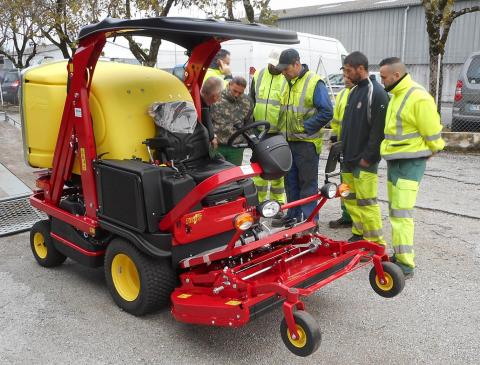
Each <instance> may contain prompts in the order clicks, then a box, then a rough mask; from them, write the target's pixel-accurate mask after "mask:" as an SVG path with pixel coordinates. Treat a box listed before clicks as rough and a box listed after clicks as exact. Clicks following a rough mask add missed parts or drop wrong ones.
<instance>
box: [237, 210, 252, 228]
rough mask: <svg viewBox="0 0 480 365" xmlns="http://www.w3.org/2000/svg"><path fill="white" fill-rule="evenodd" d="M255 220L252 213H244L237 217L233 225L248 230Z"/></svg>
mask: <svg viewBox="0 0 480 365" xmlns="http://www.w3.org/2000/svg"><path fill="white" fill-rule="evenodd" d="M253 222H254V219H253V215H251V214H250V213H242V214H239V215H237V216H236V217H235V219H234V220H233V226H234V227H235V228H236V229H238V230H240V231H246V230H247V229H249V228H250V227H251V226H252V225H253Z"/></svg>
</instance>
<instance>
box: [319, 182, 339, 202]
mask: <svg viewBox="0 0 480 365" xmlns="http://www.w3.org/2000/svg"><path fill="white" fill-rule="evenodd" d="M320 192H321V193H322V195H323V196H324V197H325V198H328V199H333V198H335V197H336V196H337V184H334V183H328V184H325V185H323V186H322V188H321V189H320Z"/></svg>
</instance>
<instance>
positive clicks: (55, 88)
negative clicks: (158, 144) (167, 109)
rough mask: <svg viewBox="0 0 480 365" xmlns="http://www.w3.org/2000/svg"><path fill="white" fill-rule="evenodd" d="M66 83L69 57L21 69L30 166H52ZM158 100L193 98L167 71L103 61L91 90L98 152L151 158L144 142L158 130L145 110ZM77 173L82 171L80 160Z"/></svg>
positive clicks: (27, 151)
mask: <svg viewBox="0 0 480 365" xmlns="http://www.w3.org/2000/svg"><path fill="white" fill-rule="evenodd" d="M66 82H67V62H66V61H59V62H55V63H48V64H43V65H39V66H36V67H32V68H29V69H27V70H26V71H25V72H24V74H23V78H22V120H23V125H22V127H23V144H24V152H25V159H26V161H27V163H28V164H29V165H30V166H32V167H41V168H51V167H52V161H53V153H54V151H55V145H56V143H57V135H58V129H59V126H60V122H61V119H62V113H63V108H64V105H65V98H66V93H67V90H66ZM156 101H158V102H168V101H192V98H191V96H190V94H189V92H188V90H187V88H186V87H185V86H184V84H183V83H182V82H181V81H180V80H178V79H177V78H176V77H175V76H173V75H171V74H169V73H167V72H165V71H162V70H159V69H154V68H150V67H143V66H136V65H129V64H122V63H115V62H102V61H100V62H99V63H98V64H97V67H96V69H95V73H94V76H93V82H92V88H91V92H90V111H91V113H92V119H93V130H94V134H95V143H96V146H97V155H103V156H104V158H108V159H130V158H132V157H139V158H141V159H142V160H144V161H148V153H147V150H146V147H145V145H143V144H142V141H144V140H145V139H147V138H150V137H153V136H154V135H155V125H154V122H153V119H152V118H151V117H150V116H149V115H148V113H147V110H148V107H149V105H150V104H152V103H153V102H156ZM74 172H75V173H79V169H78V161H75V166H74Z"/></svg>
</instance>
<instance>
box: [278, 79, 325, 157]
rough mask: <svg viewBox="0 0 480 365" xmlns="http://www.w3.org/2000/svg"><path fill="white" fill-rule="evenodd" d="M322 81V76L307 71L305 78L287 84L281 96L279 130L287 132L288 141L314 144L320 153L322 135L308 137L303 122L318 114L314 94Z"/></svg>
mask: <svg viewBox="0 0 480 365" xmlns="http://www.w3.org/2000/svg"><path fill="white" fill-rule="evenodd" d="M320 80H321V78H320V76H318V75H317V74H315V73H314V72H312V71H307V72H306V73H305V74H304V75H303V76H301V77H299V78H297V79H295V80H292V81H291V82H290V83H287V87H285V90H284V91H283V93H282V96H281V101H280V104H281V105H280V118H279V128H280V130H282V131H285V132H286V137H287V140H288V141H303V142H312V143H313V144H315V147H316V150H317V152H318V153H320V150H321V148H322V133H321V131H318V132H317V133H315V134H313V135H308V134H307V133H306V132H305V128H304V126H303V122H304V121H306V120H307V119H308V118H310V117H311V116H313V115H314V114H315V113H316V112H317V109H316V108H315V105H314V104H313V94H314V92H315V87H316V86H317V83H318V81H320Z"/></svg>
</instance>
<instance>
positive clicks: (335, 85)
mask: <svg viewBox="0 0 480 365" xmlns="http://www.w3.org/2000/svg"><path fill="white" fill-rule="evenodd" d="M372 75H373V76H375V79H376V80H377V82H378V83H379V84H380V85H382V86H383V84H382V78H381V77H380V72H378V71H374V72H370V76H372ZM328 84H329V85H328ZM329 86H330V87H331V88H332V91H333V95H334V96H336V95H337V94H338V93H339V92H340V91H341V90H342V89H343V88H344V87H345V85H344V84H343V74H342V73H338V74H330V75H328V82H327V87H329Z"/></svg>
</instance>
